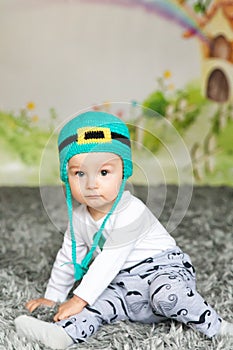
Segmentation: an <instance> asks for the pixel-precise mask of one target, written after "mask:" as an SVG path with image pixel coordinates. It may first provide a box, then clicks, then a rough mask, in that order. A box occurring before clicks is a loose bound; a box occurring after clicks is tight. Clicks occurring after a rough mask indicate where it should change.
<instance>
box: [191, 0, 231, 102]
mask: <svg viewBox="0 0 233 350" xmlns="http://www.w3.org/2000/svg"><path fill="white" fill-rule="evenodd" d="M199 25H200V27H201V29H202V30H203V32H204V33H205V35H206V37H207V41H206V42H204V41H202V42H201V43H200V45H201V52H202V73H201V77H202V92H203V94H204V96H206V97H207V98H209V99H211V100H213V101H216V102H219V103H223V102H226V101H229V100H233V0H215V1H213V4H212V5H211V7H210V8H209V10H208V11H207V12H206V13H205V16H204V17H202V18H199ZM190 36H192V33H188V32H186V33H185V37H190Z"/></svg>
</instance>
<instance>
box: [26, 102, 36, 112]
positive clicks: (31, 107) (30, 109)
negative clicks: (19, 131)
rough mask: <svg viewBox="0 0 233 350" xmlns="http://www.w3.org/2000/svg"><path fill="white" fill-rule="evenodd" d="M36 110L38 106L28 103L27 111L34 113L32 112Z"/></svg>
mask: <svg viewBox="0 0 233 350" xmlns="http://www.w3.org/2000/svg"><path fill="white" fill-rule="evenodd" d="M35 108H36V105H35V103H34V102H32V101H30V102H28V103H27V109H28V110H29V111H32V110H33V109H35Z"/></svg>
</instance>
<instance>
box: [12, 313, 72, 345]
mask: <svg viewBox="0 0 233 350" xmlns="http://www.w3.org/2000/svg"><path fill="white" fill-rule="evenodd" d="M15 326H16V331H17V333H18V334H19V335H21V336H24V337H26V338H28V339H31V340H34V341H38V342H41V343H43V344H44V345H46V346H48V347H50V348H52V349H66V348H68V347H69V346H71V345H73V344H74V342H73V340H72V338H71V337H69V335H68V334H67V333H66V331H65V330H64V329H63V328H62V327H61V326H58V325H57V324H55V323H49V322H44V321H41V320H38V319H37V318H34V317H30V316H26V315H22V316H19V317H17V318H16V319H15Z"/></svg>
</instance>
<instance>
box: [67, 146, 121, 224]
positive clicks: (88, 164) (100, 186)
mask: <svg viewBox="0 0 233 350" xmlns="http://www.w3.org/2000/svg"><path fill="white" fill-rule="evenodd" d="M122 174H123V166H122V160H121V158H120V157H119V156H118V155H116V154H114V153H107V152H98V153H82V154H77V155H75V156H73V157H72V158H71V159H70V160H69V162H68V178H69V184H70V188H71V192H72V195H73V197H74V198H75V199H76V200H77V201H78V202H79V203H81V204H86V205H87V207H88V210H89V212H90V213H91V215H92V217H93V218H94V219H96V220H98V219H100V218H101V217H103V216H104V215H105V214H106V213H107V212H108V211H109V210H110V209H111V207H112V205H113V203H114V201H115V199H116V197H117V194H118V191H119V188H120V185H121V183H122Z"/></svg>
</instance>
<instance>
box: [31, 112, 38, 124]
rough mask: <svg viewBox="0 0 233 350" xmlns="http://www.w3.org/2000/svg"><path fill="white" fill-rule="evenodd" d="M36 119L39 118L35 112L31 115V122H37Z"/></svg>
mask: <svg viewBox="0 0 233 350" xmlns="http://www.w3.org/2000/svg"><path fill="white" fill-rule="evenodd" d="M38 120H39V117H38V115H36V114H35V115H33V116H32V122H33V123H37V122H38Z"/></svg>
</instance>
